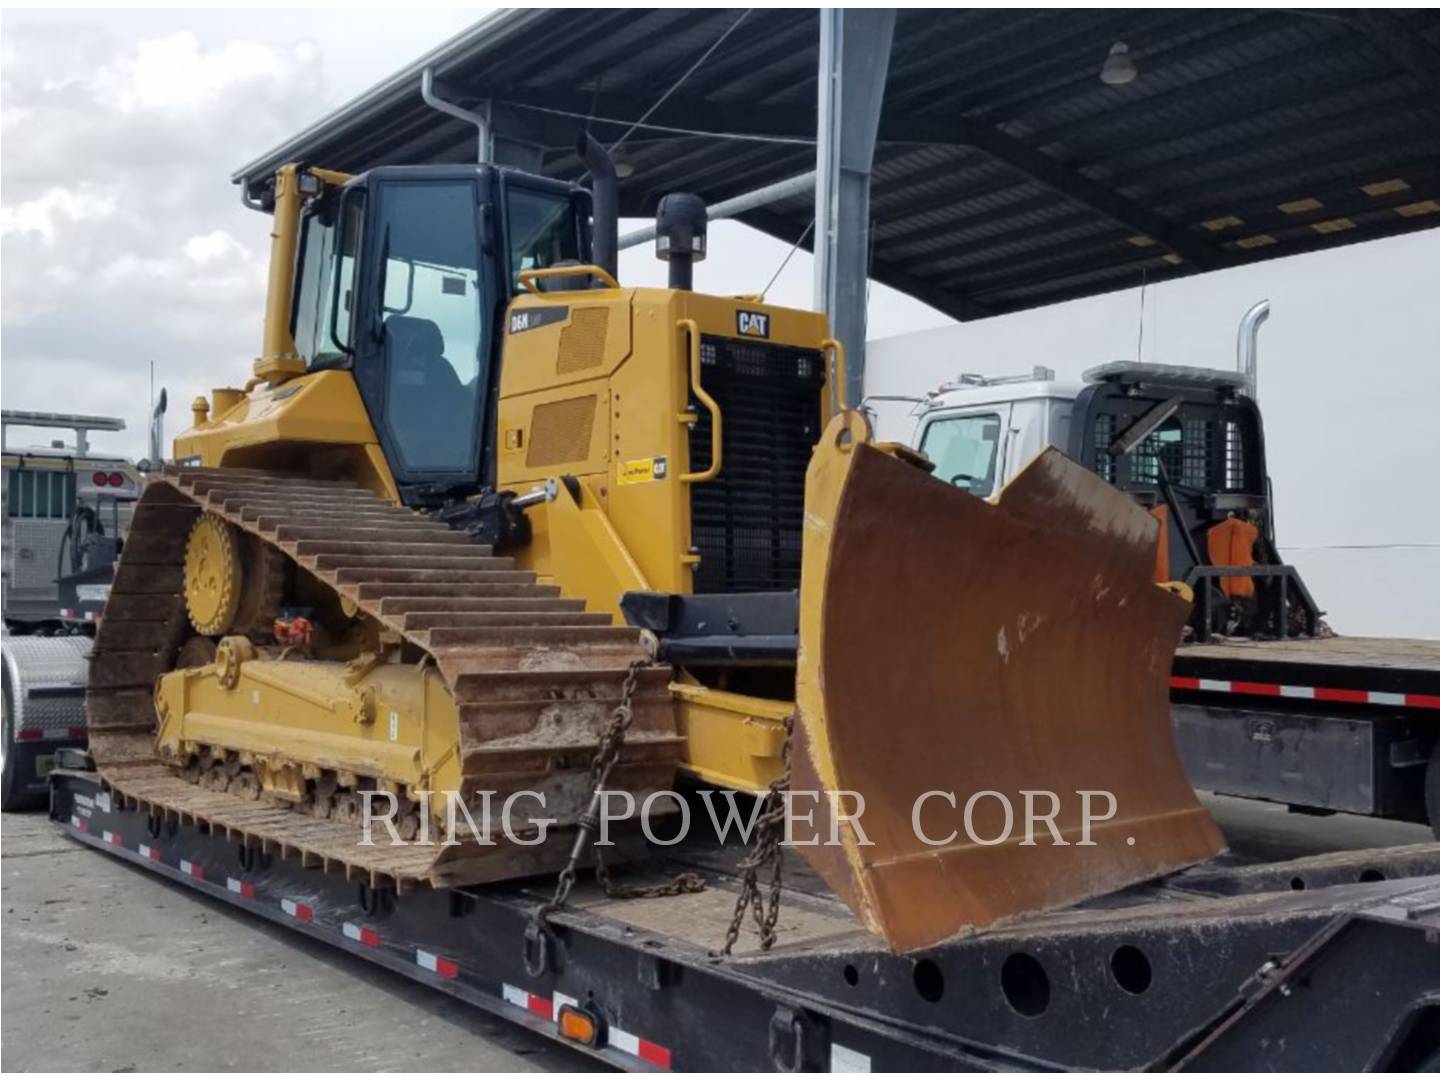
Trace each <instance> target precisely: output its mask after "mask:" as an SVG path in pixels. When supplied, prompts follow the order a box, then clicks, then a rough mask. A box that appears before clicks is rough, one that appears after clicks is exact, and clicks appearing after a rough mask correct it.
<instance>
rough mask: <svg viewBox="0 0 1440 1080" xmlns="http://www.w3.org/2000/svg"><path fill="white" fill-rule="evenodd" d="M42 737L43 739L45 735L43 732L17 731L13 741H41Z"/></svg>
mask: <svg viewBox="0 0 1440 1080" xmlns="http://www.w3.org/2000/svg"><path fill="white" fill-rule="evenodd" d="M44 737H45V733H44V732H43V731H34V730H31V731H17V732H16V733H15V740H16V741H17V742H34V741H35V740H36V739H41V738H44Z"/></svg>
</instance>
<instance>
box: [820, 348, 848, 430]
mask: <svg viewBox="0 0 1440 1080" xmlns="http://www.w3.org/2000/svg"><path fill="white" fill-rule="evenodd" d="M820 352H821V353H831V352H833V353H834V354H835V369H834V374H833V378H834V380H835V381H834V383H833V384H832V385H831V387H830V403H831V408H832V415H833V413H838V412H839V411H840V410H842V409H844V408H846V403H845V346H844V345H841V344H840V342H839V341H837V340H836V339H835V338H826V339H825V340H824V341H822V342H820Z"/></svg>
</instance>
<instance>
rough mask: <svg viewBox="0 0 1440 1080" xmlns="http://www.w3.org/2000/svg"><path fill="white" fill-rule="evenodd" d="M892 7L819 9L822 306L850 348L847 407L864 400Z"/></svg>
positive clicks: (818, 282)
mask: <svg viewBox="0 0 1440 1080" xmlns="http://www.w3.org/2000/svg"><path fill="white" fill-rule="evenodd" d="M894 34H895V12H894V10H893V9H888V10H881V9H864V10H860V9H850V10H842V9H839V8H825V9H823V10H822V11H821V12H820V68H819V72H818V77H819V84H820V95H819V122H818V124H817V126H816V140H815V174H816V179H815V308H816V310H818V311H823V312H824V313H825V315H826V316H827V317H828V318H829V320H830V333H831V334H832V335H833V336H834V337H835V338H837V339H838V340H839V341H840V343H841V344H842V345H843V346H844V347H845V357H846V364H845V366H846V373H847V378H846V385H845V387H844V388H843V389H844V392H845V400H846V401H847V402H858V401H860V399H861V398H862V397H863V396H864V381H865V301H866V298H867V293H868V289H867V286H868V284H869V270H870V169H871V166H872V164H873V163H874V160H875V142H876V137H877V136H878V134H879V131H880V108H881V106H882V105H883V104H884V101H885V77H886V75H887V73H888V72H889V69H890V43H891V40H892V39H893V37H894Z"/></svg>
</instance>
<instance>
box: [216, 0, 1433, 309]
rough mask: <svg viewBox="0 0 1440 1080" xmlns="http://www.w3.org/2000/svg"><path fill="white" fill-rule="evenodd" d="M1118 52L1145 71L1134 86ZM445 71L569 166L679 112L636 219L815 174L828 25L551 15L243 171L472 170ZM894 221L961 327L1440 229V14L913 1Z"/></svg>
mask: <svg viewBox="0 0 1440 1080" xmlns="http://www.w3.org/2000/svg"><path fill="white" fill-rule="evenodd" d="M737 20H739V23H738V25H736V24H737ZM732 28H733V29H732ZM727 30H729V31H730V33H729V34H728V36H726V37H725V39H724V41H723V42H721V43H720V44H719V46H718V47H715V48H714V51H713V52H712V53H711V55H709V57H708V58H706V59H705V61H704V62H703V63H702V64H700V65H699V67H698V68H697V69H696V70H695V71H694V72H693V73H692V74H690V75H689V76H688V77H686V78H684V79H683V81H681V82H680V83H679V85H678V86H676V85H675V84H676V82H677V80H680V79H681V77H682V76H684V75H685V73H686V71H687V70H689V69H690V68H691V67H692V66H693V65H695V64H696V62H697V61H698V60H699V59H700V58H701V57H702V56H704V54H705V53H706V52H707V50H710V49H711V48H712V47H713V46H715V45H716V42H717V41H718V40H719V39H720V38H721V36H722V35H725V34H726V32H727ZM1118 41H1123V42H1125V43H1126V44H1127V45H1128V46H1129V50H1130V51H1129V55H1130V56H1131V57H1132V58H1133V59H1134V61H1135V63H1136V65H1137V66H1138V68H1139V76H1138V77H1137V78H1136V79H1134V80H1133V81H1132V82H1130V83H1128V84H1125V85H1120V86H1112V85H1107V84H1105V83H1102V82H1101V80H1100V78H1099V71H1100V67H1101V64H1102V63H1103V62H1104V60H1105V57H1106V55H1107V54H1108V52H1109V50H1110V48H1111V46H1112V45H1113V44H1114V43H1115V42H1118ZM427 65H433V67H434V70H435V73H436V78H437V87H438V89H439V90H440V92H441V94H442V96H445V97H448V98H450V99H452V100H455V101H457V102H459V103H461V104H464V105H467V106H470V107H478V106H479V104H480V103H481V102H483V101H485V100H489V101H491V103H492V106H491V107H492V110H493V120H494V127H495V132H496V147H497V156H498V157H499V159H500V160H502V161H508V162H510V163H513V164H517V165H523V166H525V167H527V168H531V169H538V170H539V171H543V172H545V173H547V174H550V175H555V176H561V177H569V178H573V177H576V176H578V175H579V174H580V172H581V167H580V165H579V164H578V162H577V161H576V159H575V157H574V155H573V154H572V153H571V151H570V147H571V146H572V145H573V139H574V134H575V132H576V130H577V129H578V128H580V127H583V126H586V125H587V124H588V126H589V127H590V128H591V129H592V130H593V131H595V132H596V134H597V135H598V136H599V137H601V138H602V139H604V140H605V141H606V142H607V143H610V142H614V140H616V139H618V138H620V136H621V135H622V134H623V133H624V132H625V131H626V130H627V129H628V128H629V127H630V126H631V124H632V123H633V122H634V121H636V120H638V119H640V118H641V117H642V116H644V115H645V114H646V113H647V111H649V110H651V109H652V108H653V109H654V111H653V112H651V113H650V115H649V116H648V117H647V118H646V126H645V127H642V128H640V129H637V130H635V131H634V132H633V133H632V134H631V135H629V137H628V138H626V139H625V142H624V144H623V146H622V147H621V148H620V150H619V151H618V153H617V157H619V158H621V159H623V166H624V167H623V168H622V171H624V170H625V169H626V168H628V169H631V170H633V172H631V173H630V174H629V175H628V176H626V177H625V178H624V179H623V180H622V182H621V212H622V213H623V214H625V215H627V216H639V217H643V216H649V215H650V214H652V213H653V212H654V209H655V205H656V202H657V201H658V199H659V197H660V196H661V195H662V194H665V193H667V192H670V191H678V190H685V191H691V192H694V193H696V194H698V195H700V196H702V197H703V198H705V199H706V200H707V201H708V202H711V203H714V202H717V201H719V200H722V199H726V198H729V197H733V196H735V195H738V194H741V193H743V192H746V191H750V190H752V189H755V188H757V187H760V186H762V185H764V184H767V183H770V182H773V181H776V180H781V179H784V178H786V177H790V176H794V175H796V174H798V173H802V172H805V171H807V170H809V169H813V168H814V165H815V148H814V145H813V141H814V138H815V121H816V83H815V72H816V65H817V16H816V13H815V12H814V11H785V10H752V11H750V12H748V13H746V12H742V11H741V10H739V9H711V10H690V9H680V8H673V9H659V10H652V9H623V8H622V9H612V10H604V11H576V10H538V11H537V10H527V11H502V12H498V13H496V14H495V15H493V16H490V17H488V18H486V19H484V20H482V21H481V22H479V23H477V24H476V26H474V27H472V28H471V29H470V30H467V31H466V32H465V33H463V34H460V35H458V36H457V37H455V38H453V39H452V40H451V41H449V42H447V43H445V44H444V45H442V46H440V47H439V48H438V49H436V50H435V51H434V52H432V53H430V54H429V55H427V56H425V57H422V58H421V59H420V60H418V61H417V62H416V63H415V64H413V65H411V67H409V68H407V69H406V70H404V71H402V72H400V73H398V74H397V75H395V76H394V77H392V78H390V79H388V80H386V81H385V82H383V83H381V84H379V85H377V86H376V87H375V88H374V89H372V90H371V91H369V92H368V93H366V94H365V95H363V96H361V97H360V98H357V99H356V100H355V101H353V102H351V103H350V104H349V105H347V106H345V107H344V108H342V109H340V110H339V111H337V112H336V113H334V114H332V115H331V116H329V117H327V118H325V119H324V120H322V121H321V122H320V123H318V124H316V125H314V126H313V127H311V128H309V129H308V130H306V131H305V132H302V133H301V134H300V135H298V136H296V137H295V138H294V139H292V140H291V141H290V142H288V143H286V144H284V145H283V146H280V147H277V148H276V149H275V150H274V151H272V152H271V153H269V154H266V155H265V156H264V157H262V158H259V159H258V160H256V161H254V162H252V163H250V164H249V165H247V166H245V167H244V168H243V169H241V170H240V171H239V172H238V173H237V174H236V176H235V179H236V180H237V181H239V182H244V183H246V184H247V185H249V186H250V187H251V189H252V191H253V190H254V189H255V188H256V187H258V186H259V185H263V183H264V182H265V181H266V179H267V177H268V176H269V175H270V174H271V173H273V171H274V169H275V168H276V167H277V166H278V165H280V164H282V163H283V162H285V161H287V160H304V161H308V162H313V163H316V164H324V165H326V166H328V167H331V168H337V169H344V170H349V171H362V170H364V169H368V168H370V167H373V166H375V165H380V164H395V163H411V164H419V163H427V162H448V161H466V160H473V159H474V155H475V130H474V128H472V127H470V126H468V125H466V124H464V123H462V122H460V121H457V120H453V119H450V118H449V117H446V116H443V115H441V114H439V113H437V112H435V111H433V110H431V109H430V108H428V107H427V106H426V105H425V104H424V103H423V102H422V101H421V98H420V74H419V73H420V71H421V70H422V69H423V68H424V67H425V66H427ZM672 88H673V93H671V94H670V95H669V96H668V97H667V98H665V100H664V101H663V103H662V104H661V105H660V106H659V107H658V108H655V106H656V103H657V101H659V100H660V99H661V97H662V95H664V94H665V93H666V91H667V90H671V89H672ZM677 129H679V130H677ZM739 136H744V137H743V138H741V137H739ZM813 216H814V206H813V199H812V198H811V197H810V196H809V195H808V194H800V195H797V196H793V197H791V198H789V199H786V200H784V201H782V202H778V203H774V204H772V205H770V206H767V207H764V208H763V209H759V210H753V211H750V212H747V213H745V214H743V215H741V220H744V221H746V222H748V223H749V224H751V225H754V226H756V227H757V228H760V229H762V230H764V231H765V232H768V233H771V234H773V235H775V236H778V237H781V238H782V239H785V240H787V241H788V240H794V239H795V238H796V237H798V236H800V235H801V234H802V233H803V232H804V231H805V230H806V229H807V227H808V226H809V224H810V222H811V219H812V218H813ZM872 220H873V222H874V229H873V233H872V236H873V243H874V252H873V259H872V266H871V276H872V277H873V278H875V279H876V280H879V281H882V282H885V283H887V284H889V285H893V286H895V287H896V288H899V289H901V290H902V291H904V292H907V293H909V294H911V295H913V296H915V297H917V298H919V299H921V300H924V301H925V302H927V303H929V304H932V305H933V306H935V307H937V308H939V309H940V310H942V311H944V312H946V313H948V314H950V315H952V316H954V317H956V318H960V319H973V318H983V317H986V316H990V315H997V314H1002V313H1005V312H1011V311H1017V310H1021V309H1024V308H1029V307H1035V306H1039V305H1043V304H1049V303H1055V302H1058V301H1062V300H1069V299H1073V298H1075V297H1080V296H1086V295H1091V294H1095V293H1101V292H1106V291H1109V290H1112V289H1119V288H1126V287H1129V286H1133V285H1137V284H1139V283H1140V281H1141V279H1142V275H1143V276H1144V278H1145V279H1146V280H1148V281H1150V282H1157V281H1162V280H1166V279H1169V278H1174V277H1179V276H1182V275H1186V274H1193V273H1197V272H1202V271H1206V270H1215V269H1220V268H1224V267H1229V266H1235V265H1240V264H1244V263H1250V262H1255V261H1257V260H1261V259H1267V258H1273V257H1277V256H1281V255H1291V254H1296V253H1299V252H1304V251H1312V250H1316V249H1319V248H1326V247H1335V246H1338V245H1341V244H1346V243H1352V242H1354V241H1357V240H1367V239H1372V238H1375V237H1380V236H1388V235H1392V234H1396V233H1401V232H1407V231H1411V230H1415V229H1420V228H1425V227H1427V226H1434V225H1440V13H1437V12H1435V11H1382V10H1366V11H1349V12H1342V11H1324V12H1321V11H1309V12H1301V11H1278V10H1241V11H1236V10H1206V11H1193V10H1192V11H1186V10H1178V9H1173V10H1172V9H1162V10H1129V11H1124V10H1121V11H1078V10H1072V11H1018V10H959V11H939V10H933V11H932V10H911V11H902V12H901V13H900V15H899V18H898V21H897V24H896V29H895V42H894V49H893V52H892V57H891V63H890V70H889V79H888V82H887V85H886V100H885V108H884V113H883V115H882V118H881V122H880V145H879V147H878V149H877V151H876V158H875V166H874V185H873V192H872Z"/></svg>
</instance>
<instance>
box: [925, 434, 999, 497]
mask: <svg viewBox="0 0 1440 1080" xmlns="http://www.w3.org/2000/svg"><path fill="white" fill-rule="evenodd" d="M999 445H1000V417H999V416H998V415H997V414H995V413H982V414H980V415H979V416H947V417H942V418H941V419H939V420H935V421H932V422H931V423H930V424H929V426H927V427H926V428H925V437H924V439H923V440H922V442H921V444H920V449H921V451H922V452H923V453H924V454H925V456H926V457H928V458H929V459H930V460H931V461H933V462H934V463H935V475H936V476H937V477H939V478H940V479H941V480H944V481H945V482H946V483H949V484H954V485H955V486H956V487H961V488H964V489H965V490H966V491H968V492H970V494H972V495H979V496H980V497H981V498H984V497H985V496H987V495H989V494H990V493H991V492H992V491H994V490H995V456H996V454H995V452H996V450H997V448H998V447H999Z"/></svg>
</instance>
